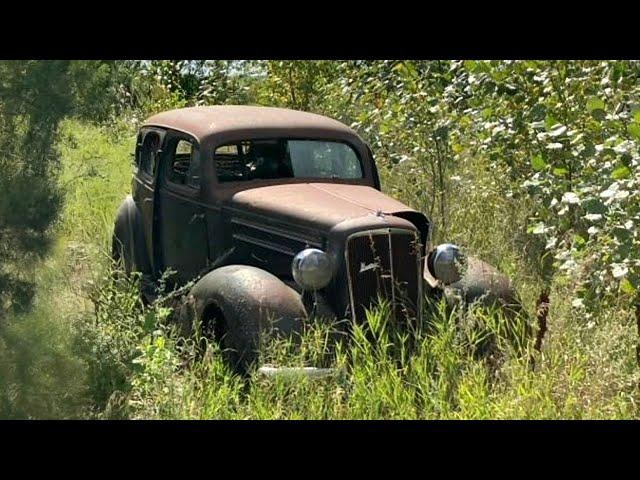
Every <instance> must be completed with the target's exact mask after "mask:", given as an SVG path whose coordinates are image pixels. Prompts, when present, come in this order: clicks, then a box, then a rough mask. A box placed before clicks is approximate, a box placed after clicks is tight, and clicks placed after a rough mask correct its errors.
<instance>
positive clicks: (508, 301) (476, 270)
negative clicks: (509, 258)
mask: <svg viewBox="0 0 640 480" xmlns="http://www.w3.org/2000/svg"><path fill="white" fill-rule="evenodd" d="M425 280H427V282H429V285H431V286H433V287H435V286H436V285H437V286H439V287H440V288H441V289H442V291H443V293H444V297H445V298H446V300H447V303H448V304H449V305H451V306H454V305H471V304H474V303H476V304H481V305H484V306H487V307H492V306H498V307H500V308H502V309H504V310H505V311H509V312H513V313H520V312H521V311H522V304H521V302H520V298H519V296H518V293H517V292H516V290H515V288H514V286H513V284H512V283H511V280H510V279H509V277H507V276H506V275H505V274H503V273H501V272H499V271H498V270H497V269H496V268H495V267H494V266H492V265H490V264H488V263H487V262H484V261H482V260H480V259H478V258H475V257H468V260H467V269H466V271H465V273H464V275H463V277H462V278H461V279H460V280H459V281H458V282H456V283H452V284H451V285H440V284H439V282H437V281H435V282H434V280H435V279H433V277H432V276H431V275H430V274H428V273H425Z"/></svg>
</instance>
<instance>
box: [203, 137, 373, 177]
mask: <svg viewBox="0 0 640 480" xmlns="http://www.w3.org/2000/svg"><path fill="white" fill-rule="evenodd" d="M213 160H214V162H215V166H216V172H217V174H218V181H220V182H237V181H246V180H255V179H273V178H337V179H354V178H362V177H363V175H362V165H361V163H360V159H359V158H358V155H357V154H356V152H355V151H354V150H353V148H351V147H350V146H349V145H347V144H346V143H340V142H332V141H325V140H289V139H275V140H247V141H241V142H234V143H232V144H227V145H223V146H220V147H217V148H216V150H215V152H214V155H213Z"/></svg>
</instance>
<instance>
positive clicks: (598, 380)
mask: <svg viewBox="0 0 640 480" xmlns="http://www.w3.org/2000/svg"><path fill="white" fill-rule="evenodd" d="M63 133H64V134H63V139H62V141H61V144H60V148H61V153H62V156H63V166H64V172H63V175H62V178H61V181H62V183H63V185H65V187H66V204H65V209H64V214H63V216H62V218H61V221H60V224H59V225H58V227H57V228H58V232H59V236H58V242H57V245H56V248H55V251H54V253H53V254H52V256H51V257H50V259H49V260H48V261H47V262H46V263H45V265H43V266H42V268H41V269H40V270H39V275H38V295H37V304H36V308H35V310H34V311H33V312H31V313H30V314H28V315H25V316H24V318H22V319H21V321H20V322H14V323H13V328H12V329H11V330H10V333H11V335H9V336H8V337H7V339H5V343H4V344H0V358H3V359H7V360H5V362H4V363H3V364H2V365H0V381H2V382H3V383H4V385H0V386H1V387H3V391H4V392H5V393H4V394H3V395H2V396H1V397H0V399H2V402H3V403H2V410H1V411H0V413H1V414H2V416H3V417H19V418H24V417H35V418H181V419H182V418H185V419H204V418H224V419H248V418H256V419H312V418H313V419H317V418H319V419H324V418H326V419H351V418H358V419H369V418H371V419H378V418H388V419H392V418H402V419H412V418H427V419H429V418H454V419H466V418H637V417H638V416H639V415H638V413H639V412H638V407H637V405H638V400H639V398H638V388H637V385H638V381H639V380H640V379H639V378H638V366H637V365H636V360H635V345H636V342H637V338H636V332H635V324H634V320H633V316H632V312H631V311H630V310H629V309H628V308H626V307H625V306H623V305H621V306H619V307H615V308H613V307H611V308H609V309H602V310H600V311H599V312H598V314H597V316H595V317H593V318H589V319H585V318H579V317H576V316H575V313H574V312H573V310H572V308H571V298H572V295H573V289H574V287H573V286H572V285H571V283H570V282H567V281H565V282H564V283H562V282H558V283H556V284H554V285H553V288H552V298H551V311H550V315H549V331H548V333H547V335H546V338H545V341H544V344H543V349H542V352H540V353H538V352H533V350H532V348H531V345H530V344H529V343H527V344H525V345H521V347H522V348H524V349H525V351H524V352H523V351H522V349H521V350H518V349H516V348H514V346H513V345H512V343H510V342H509V341H508V336H507V335H505V334H504V331H503V328H502V326H503V325H504V323H501V322H500V316H499V315H498V314H497V313H496V312H486V311H482V310H475V311H471V312H466V313H465V312H453V313H450V312H448V311H447V310H446V309H444V308H443V306H442V305H435V306H433V314H432V315H431V316H430V320H431V326H430V328H428V329H427V328H425V329H424V330H422V331H420V332H414V333H411V334H408V335H407V334H406V333H405V332H402V331H398V330H397V329H395V328H394V327H393V325H390V324H389V322H388V321H387V318H388V315H386V310H385V307H384V306H381V307H380V308H378V309H376V310H375V311H373V312H370V315H369V321H368V324H367V325H368V326H367V327H366V328H368V329H369V330H368V334H367V332H366V329H365V327H358V328H355V330H354V332H353V338H352V341H351V342H348V343H344V344H341V345H340V346H339V348H337V350H336V351H334V352H331V353H329V352H328V349H327V346H326V345H327V336H328V335H329V333H330V328H331V326H330V325H324V326H322V325H321V326H318V327H316V328H314V329H312V330H311V331H310V332H309V333H308V334H307V335H306V336H305V337H304V339H303V340H302V343H301V345H299V346H297V347H296V346H294V345H292V344H288V343H286V342H283V341H273V342H272V343H271V344H270V345H269V346H268V347H267V348H266V349H265V353H264V355H265V357H264V360H265V361H271V362H274V363H278V364H281V365H289V366H303V365H313V364H318V363H319V362H322V363H323V364H325V365H331V366H334V367H336V368H337V370H338V374H337V375H336V376H334V377H331V378H326V379H319V380H308V379H296V380H292V379H286V378H278V379H270V378H266V377H260V376H258V375H255V376H254V377H253V378H251V379H250V380H249V381H247V380H244V379H241V378H239V377H237V376H234V375H233V374H232V373H231V372H230V370H229V369H228V367H227V366H226V365H225V364H224V362H222V360H221V356H220V354H219V353H220V352H219V351H218V348H217V346H216V345H214V344H208V346H207V347H206V349H205V350H204V352H203V351H202V349H200V348H199V345H201V343H200V342H199V339H198V338H187V339H183V338H180V337H179V336H178V335H177V334H176V332H175V330H174V328H173V326H172V324H171V322H170V321H169V320H168V318H169V313H170V312H169V310H168V309H167V308H166V306H163V305H156V306H154V307H152V308H147V309H144V308H143V307H142V306H141V305H140V304H139V302H138V301H137V299H136V295H135V283H131V282H127V281H120V282H119V283H114V282H113V281H111V279H110V275H109V262H108V257H107V254H106V252H108V248H109V242H110V236H111V228H112V222H113V218H114V215H115V211H116V208H117V207H118V205H119V203H120V202H121V201H122V199H123V198H124V196H125V195H126V194H127V193H129V190H130V186H131V160H130V158H131V157H130V153H131V151H132V148H133V144H134V136H133V135H132V134H131V132H128V133H127V131H126V130H125V134H122V133H120V134H118V135H116V134H115V133H114V132H113V131H108V130H103V129H100V128H97V127H93V126H89V125H86V124H81V123H78V122H76V121H68V122H66V123H65V124H64V128H63ZM458 175H459V176H460V177H461V179H460V181H459V183H458V184H457V186H456V187H455V188H453V189H452V191H451V193H450V198H449V204H450V209H451V213H450V215H451V217H450V222H449V225H450V231H449V234H448V235H449V238H447V240H451V241H455V242H459V243H460V244H462V245H465V246H467V247H468V248H469V249H470V250H471V251H473V252H475V253H477V254H478V256H480V257H482V258H484V259H485V260H487V261H489V262H491V263H493V264H495V265H496V266H498V267H499V268H500V269H501V270H503V271H505V272H507V273H509V274H510V275H511V276H512V277H513V279H514V281H515V283H516V286H517V288H518V290H519V291H520V293H521V294H522V297H523V300H524V304H525V307H526V308H527V309H528V310H529V312H530V313H531V312H533V310H534V308H535V300H536V298H537V295H538V293H539V289H540V284H539V281H538V280H537V277H536V274H535V271H536V270H535V265H530V264H529V262H528V260H527V258H528V255H527V252H528V249H530V248H534V246H531V245H528V244H527V243H526V239H525V237H524V236H520V234H519V232H522V231H524V225H525V222H526V217H527V211H528V210H527V209H528V205H527V204H526V202H516V201H515V200H511V199H508V198H503V197H501V196H500V195H499V194H498V193H497V192H498V189H497V188H496V183H495V182H499V181H500V175H499V173H496V172H489V171H488V170H487V169H486V168H483V165H482V163H481V161H480V160H478V159H468V160H467V162H466V163H465V164H464V165H461V166H460V171H459V173H458ZM383 181H384V184H385V187H386V188H387V191H388V192H390V193H392V194H393V195H394V196H396V197H397V198H399V199H401V200H403V201H405V202H407V203H410V204H412V205H414V206H415V207H418V208H420V206H421V205H420V199H419V198H417V197H416V198H412V197H411V196H409V195H407V194H406V191H408V190H407V189H403V182H404V181H405V180H404V179H403V175H402V174H397V175H394V176H388V175H387V177H386V178H383ZM434 220H435V221H436V222H437V221H438V219H437V218H436V219H434ZM437 239H438V240H445V239H444V238H437ZM486 335H492V336H493V337H492V338H493V339H494V341H495V342H497V345H498V347H499V348H498V349H497V350H496V354H497V357H498V358H496V359H494V360H493V361H489V362H488V361H487V360H486V359H483V358H479V357H478V356H477V355H475V352H476V351H477V348H478V346H479V344H480V343H481V342H482V341H483V338H484V336H486ZM371 336H373V337H374V339H375V340H374V341H371ZM530 356H533V357H534V358H535V368H532V365H531V362H530V360H529V359H530Z"/></svg>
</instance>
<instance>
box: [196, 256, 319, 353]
mask: <svg viewBox="0 0 640 480" xmlns="http://www.w3.org/2000/svg"><path fill="white" fill-rule="evenodd" d="M189 301H190V302H192V306H193V309H194V313H195V315H196V318H198V319H200V320H202V319H204V318H205V317H206V316H207V311H208V309H210V308H211V307H215V308H218V309H219V310H220V312H221V313H222V315H223V316H224V320H225V322H226V323H227V324H228V325H227V326H228V327H229V331H230V333H231V334H232V335H233V336H237V337H243V338H236V339H235V340H237V343H238V344H244V343H251V344H253V343H254V342H256V341H257V339H258V338H257V337H258V336H259V335H260V334H262V333H264V332H266V331H269V332H272V333H279V334H283V335H289V334H291V333H294V332H301V331H302V328H303V327H304V321H305V319H306V316H307V313H306V311H305V307H304V305H303V303H302V299H301V298H300V295H299V294H298V292H296V291H295V290H294V289H293V288H291V287H289V286H288V285H286V284H285V283H284V282H282V280H280V279H279V278H278V277H276V276H275V275H272V274H271V273H269V272H267V271H265V270H262V269H260V268H256V267H251V266H247V265H227V266H224V267H220V268H217V269H215V270H213V271H212V272H209V273H208V274H207V275H205V276H204V277H202V278H201V279H200V280H199V281H198V283H196V285H195V286H194V287H193V288H192V290H191V292H190V295H189Z"/></svg>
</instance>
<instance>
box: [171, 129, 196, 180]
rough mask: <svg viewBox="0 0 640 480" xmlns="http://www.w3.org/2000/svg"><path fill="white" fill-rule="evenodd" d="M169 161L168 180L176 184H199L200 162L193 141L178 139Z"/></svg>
mask: <svg viewBox="0 0 640 480" xmlns="http://www.w3.org/2000/svg"><path fill="white" fill-rule="evenodd" d="M174 145H175V149H174V150H173V152H172V156H171V158H170V161H169V172H168V175H169V181H170V182H172V183H175V184H177V185H187V186H190V187H194V188H198V187H199V186H200V162H199V161H198V156H197V154H196V149H195V147H194V145H193V143H192V142H191V141H189V140H184V139H180V140H178V141H177V142H176V143H175V144H174Z"/></svg>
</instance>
